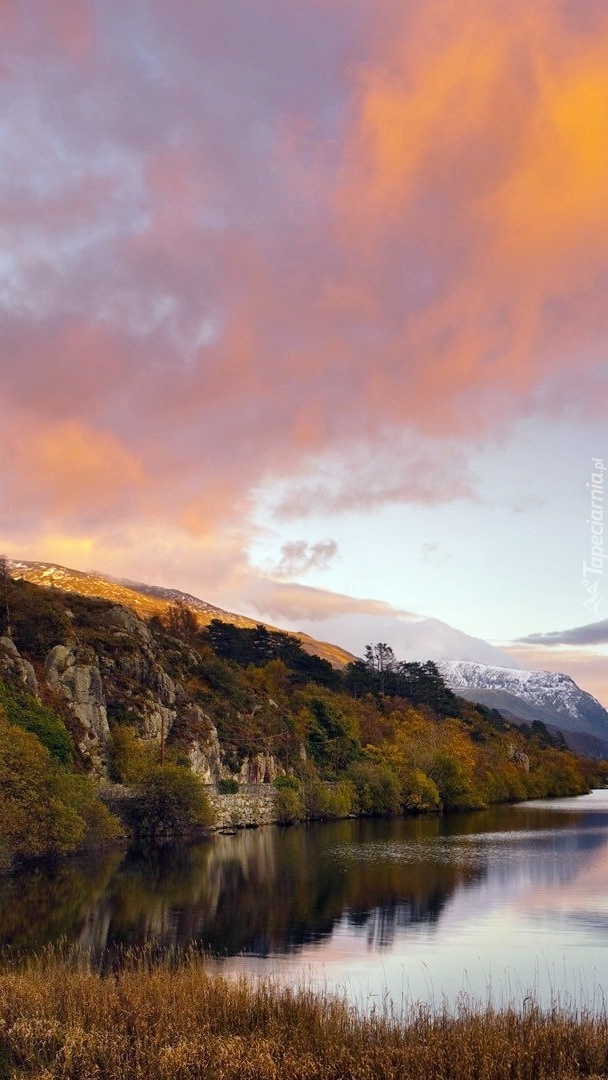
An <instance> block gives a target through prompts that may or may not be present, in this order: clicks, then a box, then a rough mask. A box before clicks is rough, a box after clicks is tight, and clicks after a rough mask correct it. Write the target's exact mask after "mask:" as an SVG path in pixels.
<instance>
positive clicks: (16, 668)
mask: <svg viewBox="0 0 608 1080" xmlns="http://www.w3.org/2000/svg"><path fill="white" fill-rule="evenodd" d="M0 679H6V681H7V682H11V683H13V684H15V685H16V686H19V687H21V688H22V689H24V690H27V692H28V693H29V694H32V695H33V697H38V680H37V678H36V672H35V671H34V669H33V667H32V665H31V664H30V662H29V660H24V659H23V657H22V656H21V655H20V653H19V651H18V649H17V646H16V645H15V643H14V642H13V641H12V639H11V638H9V637H0Z"/></svg>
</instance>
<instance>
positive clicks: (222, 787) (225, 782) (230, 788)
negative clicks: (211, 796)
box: [217, 776, 239, 795]
mask: <svg viewBox="0 0 608 1080" xmlns="http://www.w3.org/2000/svg"><path fill="white" fill-rule="evenodd" d="M217 790H218V792H219V794H220V795H236V793H237V791H238V790H239V782H238V780H235V779H234V777H232V776H229V777H227V778H226V779H222V780H218V782H217Z"/></svg>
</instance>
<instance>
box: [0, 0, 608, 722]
mask: <svg viewBox="0 0 608 1080" xmlns="http://www.w3.org/2000/svg"><path fill="white" fill-rule="evenodd" d="M0 80H1V83H0V85H1V91H0V92H1V95H2V97H1V103H0V160H1V163H2V164H1V168H0V223H1V229H2V244H1V247H0V305H1V335H2V350H1V352H0V366H1V378H0V462H1V468H0V506H1V507H2V515H1V527H0V545H1V548H0V550H3V551H4V552H5V553H6V554H7V555H8V556H10V557H13V558H29V559H39V560H45V561H51V560H52V561H56V562H59V563H62V564H64V565H67V566H71V567H76V568H79V569H82V570H88V569H97V570H99V571H105V572H108V573H112V574H114V575H117V576H125V577H129V578H132V579H136V580H140V581H147V582H150V583H154V584H160V585H166V586H172V587H176V588H181V589H184V590H187V591H189V592H192V593H194V594H196V595H197V596H201V597H203V598H205V599H207V600H209V601H211V602H213V603H217V604H219V605H220V606H222V607H227V608H230V609H231V610H236V611H240V612H243V613H246V614H250V615H253V616H254V617H259V618H262V619H265V620H266V621H270V622H273V623H275V624H276V625H279V626H284V627H288V628H289V627H291V628H294V629H295V628H301V629H306V630H308V631H309V632H312V633H314V634H315V636H317V637H321V638H326V639H327V638H329V639H330V640H338V638H337V636H336V635H338V636H339V637H341V638H342V640H338V643H339V644H345V645H346V646H347V647H350V648H352V649H354V651H360V652H362V651H363V649H364V646H365V644H366V641H367V640H369V637H367V634H368V633H370V632H371V630H372V629H373V628H375V624H374V623H373V619H374V618H377V619H378V620H380V621H379V622H378V624H377V625H378V626H379V627H380V626H382V628H383V629H384V627H386V634H385V636H384V638H383V640H388V641H389V642H390V641H391V638H390V636H389V634H390V625H391V620H393V621H394V624H395V626H397V625H398V624H401V625H407V626H409V627H410V628H411V627H412V626H414V627H415V625H416V622H415V619H413V618H412V617H413V616H419V615H422V616H426V617H428V618H432V619H437V620H440V622H442V623H447V624H449V625H450V626H452V627H456V628H457V629H459V630H460V631H463V632H465V633H466V634H469V635H473V636H474V637H480V638H483V639H484V640H485V641H490V642H491V643H493V644H495V645H498V646H499V647H500V648H501V649H503V650H504V649H505V648H508V649H509V651H510V655H511V657H512V660H513V662H517V663H519V664H521V665H522V666H524V667H526V666H530V667H535V668H545V667H546V668H550V669H552V670H564V671H566V672H568V673H570V674H572V675H573V676H574V677H575V678H576V679H577V681H578V682H579V683H580V684H581V685H582V686H583V687H584V688H586V689H589V690H591V691H592V692H594V693H595V694H596V695H597V696H599V697H600V698H601V699H602V700H603V702H604V704H606V705H608V674H607V670H608V663H607V659H608V561H607V562H605V561H604V556H603V552H604V550H605V552H606V556H608V533H607V536H606V542H605V546H603V537H602V533H601V531H600V530H601V528H603V521H602V520H601V517H602V515H601V514H600V512H599V510H600V508H602V507H603V503H602V500H601V498H600V496H603V490H604V486H605V488H606V489H607V490H608V479H607V480H606V482H605V485H604V481H603V477H604V472H603V471H602V470H603V467H604V466H605V467H606V470H607V471H608V424H607V415H608V6H607V5H606V3H605V0H535V2H534V3H529V2H527V3H524V2H523V0H486V2H485V3H483V4H479V2H478V0H425V2H424V3H420V2H419V0H417V2H414V0H411V2H408V0H300V2H299V3H297V2H295V0H255V3H252V0H173V2H172V3H170V4H168V3H166V0H133V2H131V3H125V0H0ZM593 478H595V479H593ZM587 485H589V486H587ZM592 494H595V503H594V507H593V509H594V511H595V513H594V515H593V514H592V503H591V497H592ZM607 520H608V518H607ZM592 522H593V523H594V524H595V526H596V531H595V540H596V541H597V543H596V551H595V556H594V557H595V560H596V565H595V571H594V573H592V574H591V575H590V574H589V573H587V577H586V581H587V584H585V574H584V570H583V564H584V563H585V562H587V564H588V566H589V565H590V564H591V559H592V550H591V547H592V538H591V527H592ZM594 584H595V585H597V588H596V589H595V590H593V586H594ZM592 590H593V591H592ZM586 603H587V606H585V604H586ZM370 619H371V620H372V621H371V622H370V621H369V620H370ZM366 620H368V621H367V622H366ZM427 629H428V628H427ZM441 632H442V631H441V629H439V630H438V633H439V634H440V633H441ZM358 635H360V637H361V640H360V641H359V643H358V646H357V638H358ZM523 638H529V639H530V640H528V641H527V642H524V643H522V642H521V640H520V639H523ZM396 651H397V652H399V650H398V649H396ZM400 658H404V659H407V658H408V657H407V656H405V655H403V654H402V656H401V657H400ZM453 658H454V659H458V658H459V657H457V656H454V657H453Z"/></svg>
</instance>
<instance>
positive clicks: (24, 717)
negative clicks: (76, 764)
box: [0, 682, 74, 765]
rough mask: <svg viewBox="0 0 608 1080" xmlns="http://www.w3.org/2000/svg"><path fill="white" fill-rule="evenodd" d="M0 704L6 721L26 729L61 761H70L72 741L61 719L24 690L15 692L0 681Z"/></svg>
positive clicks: (64, 763)
mask: <svg viewBox="0 0 608 1080" xmlns="http://www.w3.org/2000/svg"><path fill="white" fill-rule="evenodd" d="M0 705H2V706H3V708H4V714H5V716H6V719H7V720H8V722H9V723H10V724H15V725H16V726H17V727H20V728H23V730H24V731H30V732H31V733H32V735H35V736H36V738H37V739H38V741H39V742H41V743H42V745H43V746H45V747H46V749H47V750H48V751H49V753H50V755H51V757H53V758H55V760H56V761H59V762H60V763H61V764H62V765H70V764H71V762H72V757H73V751H74V744H73V742H72V738H71V736H70V733H69V731H68V729H67V728H66V726H65V724H64V722H63V720H62V719H61V718H60V717H59V716H57V715H56V713H54V712H52V711H51V710H50V709H46V708H45V707H44V705H41V704H40V702H39V701H37V700H36V698H34V697H32V696H31V694H27V693H25V692H24V693H20V694H18V693H15V692H14V691H12V690H9V688H8V687H7V686H5V685H4V683H2V682H0Z"/></svg>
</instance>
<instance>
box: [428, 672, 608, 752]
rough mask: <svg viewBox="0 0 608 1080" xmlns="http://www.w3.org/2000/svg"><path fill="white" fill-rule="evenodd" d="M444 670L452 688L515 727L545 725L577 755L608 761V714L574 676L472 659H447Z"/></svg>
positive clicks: (444, 676) (446, 679)
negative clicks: (486, 707) (484, 662)
mask: <svg viewBox="0 0 608 1080" xmlns="http://www.w3.org/2000/svg"><path fill="white" fill-rule="evenodd" d="M438 667H439V670H440V671H441V674H442V675H443V678H444V679H445V681H446V683H447V684H448V686H449V687H450V689H451V690H453V691H454V693H456V694H459V695H460V696H461V697H464V698H468V700H469V701H473V702H475V703H477V704H480V705H487V706H489V707H490V708H494V709H498V710H499V712H501V713H502V714H503V716H505V717H507V719H509V720H512V721H513V722H514V723H519V724H522V723H526V724H532V723H534V721H535V720H540V721H541V722H542V723H543V724H545V725H546V726H547V727H548V728H551V729H553V730H559V731H561V733H562V734H563V736H564V738H565V740H566V742H567V744H568V746H569V747H570V748H571V749H572V750H574V751H575V752H576V753H584V754H588V755H589V756H590V757H595V758H600V757H608V712H607V711H606V709H605V708H604V706H603V705H602V704H601V703H600V702H599V701H598V700H597V698H594V697H593V696H592V694H589V693H587V692H586V691H585V690H581V688H580V686H577V684H576V683H575V682H574V679H571V678H570V676H569V675H563V674H559V673H557V672H552V671H522V670H521V669H513V668H502V667H494V666H491V665H489V664H475V663H472V662H470V661H466V660H443V661H441V662H440V663H439V664H438Z"/></svg>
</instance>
